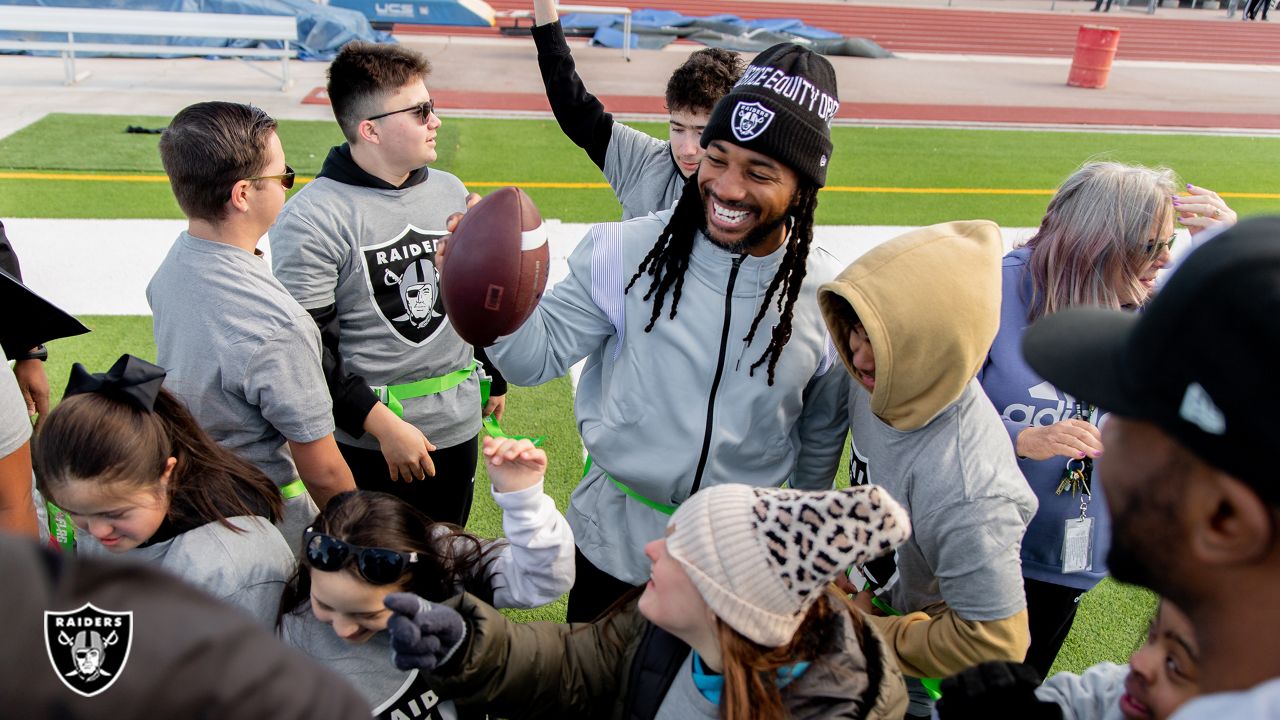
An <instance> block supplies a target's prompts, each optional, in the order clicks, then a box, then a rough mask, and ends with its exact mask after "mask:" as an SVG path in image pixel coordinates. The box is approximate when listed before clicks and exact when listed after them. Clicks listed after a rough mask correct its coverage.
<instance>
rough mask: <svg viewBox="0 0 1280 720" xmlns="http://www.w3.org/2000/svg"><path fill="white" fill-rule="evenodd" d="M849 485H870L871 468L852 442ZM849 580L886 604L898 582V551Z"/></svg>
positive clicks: (857, 572) (870, 565)
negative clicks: (889, 593) (889, 594)
mask: <svg viewBox="0 0 1280 720" xmlns="http://www.w3.org/2000/svg"><path fill="white" fill-rule="evenodd" d="M849 484H850V485H870V484H871V466H870V464H868V463H867V459H866V458H865V457H863V456H862V453H860V452H858V446H857V445H854V444H853V443H852V442H850V443H849ZM850 579H851V580H852V581H853V582H854V584H855V585H857V587H858V589H860V590H861V589H867V588H869V589H870V590H871V592H872V593H873V594H874V595H875V596H876V597H878V598H886V602H887V597H888V591H889V589H890V588H892V587H893V586H894V585H896V584H897V582H898V551H897V550H895V551H893V552H891V553H889V554H888V555H882V556H880V557H878V558H876V559H875V560H872V561H871V562H869V563H866V564H864V565H860V566H858V567H856V568H854V571H853V573H852V574H851V575H850Z"/></svg>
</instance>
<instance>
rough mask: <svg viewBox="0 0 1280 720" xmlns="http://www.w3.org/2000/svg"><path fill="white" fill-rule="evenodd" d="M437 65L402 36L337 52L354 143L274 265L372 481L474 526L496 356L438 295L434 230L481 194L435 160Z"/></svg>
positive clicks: (302, 195) (294, 208)
mask: <svg viewBox="0 0 1280 720" xmlns="http://www.w3.org/2000/svg"><path fill="white" fill-rule="evenodd" d="M429 72H430V65H429V64H428V62H427V60H426V58H424V57H423V56H422V55H420V54H419V53H417V52H414V51H412V50H408V49H406V48H403V47H401V46H398V45H374V44H369V43H359V42H353V43H350V44H348V45H347V46H345V47H344V48H343V49H342V51H341V52H340V53H338V56H337V58H336V59H334V61H333V64H332V65H330V66H329V83H328V91H329V99H330V102H332V104H333V113H334V116H335V117H336V118H337V120H338V124H339V125H340V126H341V128H342V132H343V135H344V136H346V139H347V142H346V143H344V144H342V145H339V146H337V147H335V148H333V149H332V150H331V151H330V152H329V156H328V157H327V158H326V159H325V162H324V166H323V167H322V168H321V170H320V174H319V176H318V177H317V178H316V179H315V180H314V181H313V182H311V183H309V184H308V185H307V187H305V188H303V190H302V191H300V192H299V193H298V194H297V195H296V196H295V197H294V198H293V199H292V200H290V201H289V203H288V205H286V206H285V208H284V211H283V213H281V215H280V218H279V220H278V221H277V222H276V225H275V227H274V228H272V230H271V249H272V267H273V268H274V270H275V275H276V277H278V278H279V279H280V282H282V283H283V284H284V286H285V287H286V288H288V290H289V292H290V293H292V295H293V296H294V298H296V299H297V300H298V302H299V303H301V304H302V307H304V308H306V309H307V311H308V312H310V313H311V315H312V317H313V318H314V319H315V322H316V324H317V325H319V327H320V332H321V336H322V337H323V340H324V370H325V377H326V380H327V381H328V386H329V391H330V393H331V394H332V396H333V401H334V420H335V421H336V425H337V428H338V432H337V437H338V443H339V447H340V448H341V450H342V454H343V456H344V457H346V459H347V462H348V463H349V464H350V466H351V468H352V470H354V471H355V476H356V478H358V481H359V484H360V487H361V488H362V489H365V490H378V491H382V492H387V493H391V494H393V495H397V496H399V497H401V498H403V499H405V500H407V501H408V502H409V503H410V504H412V505H414V506H415V507H417V508H419V509H420V510H422V511H423V512H425V513H427V515H429V516H430V517H431V518H432V519H434V520H438V521H444V522H452V523H456V524H458V525H465V524H466V522H467V517H468V515H469V514H470V511H471V493H472V481H473V477H474V475H475V469H476V448H477V446H476V438H477V436H478V434H479V432H480V427H481V422H480V421H481V373H480V371H481V370H482V368H483V365H484V363H483V360H484V358H483V355H481V354H479V353H478V352H476V351H473V349H472V347H471V346H470V345H468V344H467V343H466V342H464V341H463V340H462V338H460V337H458V334H457V333H456V332H454V330H453V327H452V326H451V325H450V324H449V320H448V318H447V317H445V314H444V307H443V305H442V304H441V302H440V292H439V278H438V276H437V275H436V270H435V265H434V263H433V259H434V257H435V253H436V242H437V240H438V239H439V238H440V237H441V236H442V235H444V221H445V218H447V217H448V216H449V215H450V214H452V213H455V212H460V211H463V210H465V209H466V207H467V203H468V198H469V196H468V194H467V189H466V188H465V187H463V185H462V183H461V182H460V181H459V180H458V178H456V177H454V176H453V175H450V174H449V173H446V172H442V171H439V170H429V169H428V167H427V166H428V165H429V164H430V163H432V162H434V161H435V160H436V140H437V134H438V132H439V129H440V125H441V123H440V118H439V117H438V116H437V115H436V114H435V105H434V103H433V101H432V99H431V93H430V92H428V90H427V87H426V83H425V78H426V76H427V74H428V73H429ZM477 357H479V358H480V361H481V362H480V363H479V364H477ZM493 380H494V384H493V388H492V393H491V394H490V397H489V400H488V406H487V407H485V408H484V413H485V414H486V415H487V414H489V413H490V412H493V413H494V414H495V416H496V417H498V418H499V419H500V418H501V415H502V410H503V405H504V399H505V393H506V387H505V383H504V382H502V381H501V378H498V377H494V378H493ZM380 401H381V402H380ZM429 475H430V476H434V477H432V478H431V479H427V476H429ZM398 481H403V482H398Z"/></svg>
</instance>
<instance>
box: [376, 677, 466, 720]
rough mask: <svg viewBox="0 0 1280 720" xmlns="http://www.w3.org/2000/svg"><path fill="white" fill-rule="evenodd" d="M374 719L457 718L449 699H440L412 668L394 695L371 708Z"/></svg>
mask: <svg viewBox="0 0 1280 720" xmlns="http://www.w3.org/2000/svg"><path fill="white" fill-rule="evenodd" d="M373 717H374V718H375V720H458V711H457V709H456V708H454V706H453V702H451V701H449V700H445V701H441V700H440V696H439V695H437V694H436V691H435V690H432V689H431V688H429V687H427V682H426V678H425V677H424V676H423V675H422V674H421V673H419V672H418V671H417V670H414V671H412V672H410V673H409V676H408V677H407V678H405V681H404V683H403V684H402V685H401V686H400V687H399V688H398V689H397V690H396V692H395V695H392V696H391V697H390V698H387V700H386V701H384V702H383V703H382V704H381V705H379V706H378V707H376V708H374V709H373Z"/></svg>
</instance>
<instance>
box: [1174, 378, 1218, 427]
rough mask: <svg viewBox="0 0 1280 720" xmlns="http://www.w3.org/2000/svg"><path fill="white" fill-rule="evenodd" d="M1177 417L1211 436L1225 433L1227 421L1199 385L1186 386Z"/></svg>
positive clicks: (1194, 383) (1207, 393)
mask: <svg viewBox="0 0 1280 720" xmlns="http://www.w3.org/2000/svg"><path fill="white" fill-rule="evenodd" d="M1178 417H1180V418H1182V419H1183V420H1186V421H1187V422H1189V423H1191V424H1192V425H1195V426H1196V427H1198V428H1200V429H1201V430H1203V431H1205V432H1207V433H1209V434H1211V435H1222V434H1223V433H1225V432H1226V431H1227V419H1226V418H1225V417H1224V416H1223V414H1222V410H1220V409H1219V408H1218V406H1217V405H1216V404H1215V403H1214V402H1213V398H1211V397H1209V392H1208V391H1207V390H1205V389H1204V387H1203V386H1201V385H1200V383H1196V382H1193V383H1191V384H1190V385H1188V386H1187V391H1186V392H1185V393H1183V395H1182V405H1181V406H1180V407H1179V408H1178Z"/></svg>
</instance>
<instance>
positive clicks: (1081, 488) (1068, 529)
mask: <svg viewBox="0 0 1280 720" xmlns="http://www.w3.org/2000/svg"><path fill="white" fill-rule="evenodd" d="M1093 412H1094V408H1093V407H1092V406H1091V407H1090V408H1089V415H1092V414H1093ZM1076 418H1078V419H1080V420H1086V421H1087V420H1088V415H1086V414H1085V412H1084V410H1083V408H1081V407H1080V404H1079V403H1077V404H1076ZM1075 463H1079V466H1078V467H1077V466H1075ZM1092 478H1093V461H1092V460H1091V459H1090V458H1084V459H1076V458H1072V459H1071V460H1068V461H1067V467H1066V469H1065V470H1064V471H1063V473H1062V481H1061V482H1060V483H1058V489H1057V491H1056V493H1055V494H1056V495H1061V494H1062V493H1064V492H1066V491H1067V489H1068V488H1070V489H1071V497H1073V498H1074V497H1076V495H1079V496H1080V515H1079V516H1078V517H1073V518H1067V519H1066V520H1063V521H1062V523H1063V534H1062V572H1063V573H1064V574H1065V573H1077V572H1088V571H1090V570H1092V569H1093V518H1091V517H1089V500H1090V499H1091V498H1092V497H1093V493H1092V492H1091V489H1090V487H1089V483H1090V481H1091V480H1092Z"/></svg>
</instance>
